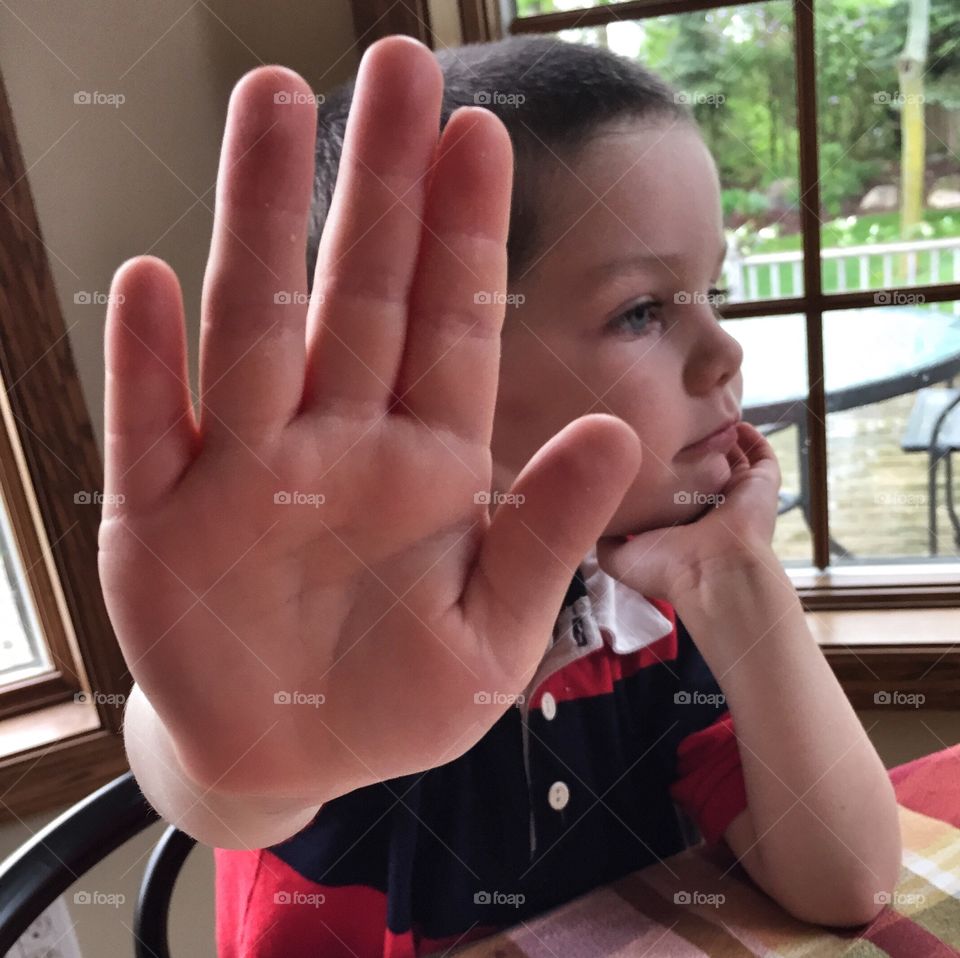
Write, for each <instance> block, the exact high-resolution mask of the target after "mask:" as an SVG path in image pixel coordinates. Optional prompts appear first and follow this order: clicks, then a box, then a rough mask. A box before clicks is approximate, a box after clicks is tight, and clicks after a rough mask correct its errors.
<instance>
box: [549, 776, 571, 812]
mask: <svg viewBox="0 0 960 958" xmlns="http://www.w3.org/2000/svg"><path fill="white" fill-rule="evenodd" d="M547 797H548V799H549V801H550V807H551V808H555V809H556V810H557V811H558V812H559V811H562V810H563V809H564V808H566V807H567V802H569V801H570V789H569V788H567V783H566V782H554V783H553V784H552V785H551V786H550V793H549V795H548V796H547Z"/></svg>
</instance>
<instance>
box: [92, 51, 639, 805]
mask: <svg viewBox="0 0 960 958" xmlns="http://www.w3.org/2000/svg"><path fill="white" fill-rule="evenodd" d="M441 93H442V74H441V71H440V68H439V65H438V63H437V61H436V60H435V58H434V57H433V55H432V54H431V53H430V52H429V50H427V48H426V47H424V46H423V45H422V44H420V43H418V42H417V41H414V40H411V39H408V38H404V37H396V36H395V37H388V38H386V39H384V40H381V41H378V42H377V43H375V44H373V45H372V46H371V47H370V49H368V50H367V51H366V53H365V55H364V57H363V60H362V62H361V67H360V71H359V76H358V80H357V85H356V89H355V93H354V99H353V105H352V108H351V112H350V117H349V122H348V125H347V131H346V139H345V143H344V148H343V158H342V161H341V165H340V170H339V175H338V178H337V183H336V191H335V194H334V197H333V203H332V208H331V210H330V215H329V217H328V220H327V222H326V225H325V229H324V232H323V237H322V241H321V245H320V250H319V256H318V262H317V266H316V271H315V283H314V287H313V296H312V298H311V299H310V301H309V302H307V294H306V290H307V276H306V267H305V256H306V254H305V246H306V229H307V219H308V211H309V208H310V199H311V181H312V176H313V156H314V148H315V131H316V122H317V116H316V107H315V103H314V101H313V95H312V91H311V90H310V87H309V86H308V84H307V83H306V82H305V81H304V80H303V79H302V78H301V77H300V76H299V75H297V74H296V73H293V72H292V71H290V70H287V69H285V68H283V67H279V66H267V67H261V68H258V69H256V70H253V71H251V72H250V73H248V74H246V75H245V76H244V77H243V78H242V79H241V80H240V81H239V82H238V83H237V85H236V87H235V89H234V91H233V94H232V96H231V99H230V104H229V108H228V112H227V121H226V129H225V133H224V139H223V148H222V155H221V162H220V169H219V174H218V180H217V191H216V209H215V220H214V229H213V240H212V245H211V249H210V255H209V259H208V262H207V266H206V273H205V277H204V285H203V298H202V303H201V328H200V346H199V348H200V390H199V421H198V420H197V419H196V418H195V416H194V410H193V407H192V404H191V393H190V387H189V379H188V373H187V364H186V343H185V332H184V313H183V303H182V297H181V291H180V286H179V283H178V280H177V276H176V274H175V273H174V272H173V270H172V269H171V268H170V267H169V266H167V265H166V264H165V263H164V262H163V261H161V260H159V259H156V258H153V257H150V256H139V257H135V258H133V259H132V260H129V261H128V262H126V263H124V264H123V265H122V267H121V268H120V269H118V271H117V273H116V274H115V276H114V279H113V283H112V288H111V293H112V295H111V298H110V306H109V307H108V314H107V329H106V345H105V358H106V365H107V391H106V410H105V412H106V489H105V493H106V495H105V507H104V512H103V520H102V525H101V528H100V537H99V544H100V554H99V570H100V576H101V581H102V584H103V588H104V594H105V598H106V602H107V606H108V609H109V612H110V617H111V621H112V623H113V625H114V627H115V629H116V632H117V636H118V639H119V642H120V644H121V647H122V650H123V654H124V657H125V660H126V662H127V665H128V667H129V669H130V672H131V673H132V675H133V677H134V679H135V680H136V682H137V683H138V684H139V685H140V687H141V689H142V690H143V692H144V693H145V694H146V696H147V697H148V698H149V699H150V701H151V703H152V704H153V706H154V708H155V709H156V711H157V713H158V715H159V716H160V717H161V719H162V721H163V722H164V724H165V726H166V727H167V728H168V729H169V731H170V733H171V736H172V740H173V741H174V742H175V743H176V747H177V753H178V755H179V756H180V757H181V759H182V760H183V763H184V767H185V768H186V769H187V770H188V771H189V772H190V773H191V774H192V775H193V776H194V777H195V778H196V780H197V781H198V782H200V783H204V784H206V785H207V786H208V787H211V788H213V787H216V788H217V789H220V790H223V791H225V792H234V793H242V794H250V795H254V794H256V795H264V796H271V795H275V796H281V795H284V796H298V797H304V798H305V799H307V800H316V801H318V802H319V801H323V800H327V799H328V798H331V797H335V796H336V795H337V794H342V793H345V792H347V791H351V790H353V789H354V788H356V787H359V786H362V785H365V784H369V783H372V782H376V781H380V780H385V779H389V778H392V777H395V776H398V775H402V774H407V773H412V772H417V771H421V770H424V769H427V768H430V767H434V766H435V765H438V764H442V763H444V762H447V761H451V760H453V759H454V758H456V757H458V756H459V755H460V754H462V753H464V752H465V751H467V750H468V749H469V748H470V747H471V746H472V745H473V744H474V743H476V742H477V741H478V740H479V739H480V738H481V737H482V736H483V735H484V733H485V732H486V731H487V729H489V727H490V726H491V725H493V724H494V722H495V721H496V720H497V719H498V718H499V717H500V716H501V715H502V714H503V712H504V711H505V709H506V707H507V703H508V702H509V701H510V698H509V697H510V696H512V695H515V694H516V693H518V692H519V691H521V690H522V689H523V688H524V687H525V686H526V685H527V684H528V683H529V681H530V679H531V678H532V676H533V673H534V671H535V669H536V667H537V665H538V663H539V661H540V659H541V657H542V656H543V654H544V652H545V651H546V648H547V646H548V643H549V640H550V635H551V630H552V626H553V623H554V621H555V618H556V615H557V612H558V610H559V608H560V604H561V602H562V600H563V596H564V593H565V590H566V588H567V586H568V584H569V582H570V579H571V576H572V575H573V572H574V570H575V568H576V566H577V565H578V563H579V562H580V561H581V559H582V558H583V556H584V555H585V554H586V553H587V552H588V551H589V549H590V548H591V547H592V546H593V544H594V543H595V542H596V540H597V538H598V537H599V536H600V535H601V533H602V531H603V529H604V527H605V525H606V523H607V522H608V521H609V519H610V517H611V516H612V515H613V514H614V512H615V511H616V509H617V507H618V505H619V503H620V501H621V498H622V496H623V494H624V492H625V491H626V489H627V488H628V486H629V485H630V483H631V481H632V480H633V479H634V477H635V475H636V473H637V469H638V468H639V464H640V457H641V451H640V443H639V440H638V439H637V437H636V435H635V433H634V432H633V431H632V430H631V429H630V427H629V426H627V425H626V424H625V423H623V422H622V421H621V420H619V419H616V418H614V417H611V416H606V415H591V416H585V417H583V418H581V419H578V420H576V421H575V422H573V423H571V424H569V425H568V426H567V427H566V428H565V429H563V430H562V431H561V432H560V433H558V434H557V435H556V436H554V437H553V438H552V439H551V440H550V441H549V442H547V443H546V444H545V445H544V446H543V448H542V449H540V451H539V452H538V453H537V454H536V455H535V456H534V457H533V459H531V461H530V462H529V463H528V465H527V466H526V468H525V469H524V471H523V472H522V473H521V474H520V476H519V477H518V478H517V480H516V483H515V484H514V486H513V487H512V489H511V492H512V493H513V494H514V497H515V501H516V502H517V503H520V504H519V505H514V504H510V505H503V506H501V507H499V508H498V509H497V510H496V512H495V514H494V515H493V517H492V518H491V517H490V515H489V513H488V506H487V504H486V499H485V497H488V496H489V491H490V487H491V453H490V440H491V431H492V423H493V415H494V406H495V401H496V393H497V379H498V368H499V355H500V328H501V324H502V322H503V317H504V310H505V306H504V305H503V300H504V297H503V296H491V295H490V294H492V293H503V292H504V291H505V285H506V277H507V257H506V239H507V229H508V223H509V210H510V193H511V185H512V152H511V144H510V140H509V136H508V134H507V131H506V129H505V128H504V126H503V125H502V123H500V121H499V120H498V119H497V118H496V117H495V116H494V115H493V114H492V113H490V112H489V111H486V110H483V109H481V108H477V107H470V108H464V109H461V110H458V111H457V112H456V114H455V115H454V116H453V117H452V118H451V119H450V121H449V123H448V125H447V126H446V128H445V130H444V132H443V135H442V136H441V137H439V139H438V135H437V132H438V130H439V116H440V103H441ZM545 401H549V397H545Z"/></svg>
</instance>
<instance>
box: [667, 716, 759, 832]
mask: <svg viewBox="0 0 960 958" xmlns="http://www.w3.org/2000/svg"><path fill="white" fill-rule="evenodd" d="M670 795H671V796H672V798H673V800H674V801H675V802H677V804H678V805H680V807H681V808H682V809H683V810H684V811H685V812H686V813H687V814H688V815H689V816H690V817H691V818H692V819H693V820H694V821H695V822H696V824H697V828H699V829H700V833H701V834H702V835H703V837H704V839H705V840H706V841H707V842H708V843H713V842H718V841H719V840H720V839H721V838H722V837H723V833H724V832H725V831H726V830H727V827H728V826H729V825H730V823H731V822H732V821H733V820H734V819H735V818H736V817H737V815H739V814H740V812H742V811H743V810H744V809H745V808H746V807H747V792H746V785H745V783H744V780H743V767H742V766H741V764H740V751H739V749H738V748H737V736H736V730H735V728H734V725H733V716H732V715H731V714H730V713H729V712H726V713H724V715H723V716H721V717H720V718H719V719H717V721H716V722H714V723H713V724H712V725H708V726H707V727H706V728H703V729H700V730H699V731H697V732H693V733H692V734H690V735H688V736H687V737H686V738H685V739H683V741H682V742H681V743H680V745H679V746H678V748H677V778H676V781H674V783H673V784H672V785H671V786H670Z"/></svg>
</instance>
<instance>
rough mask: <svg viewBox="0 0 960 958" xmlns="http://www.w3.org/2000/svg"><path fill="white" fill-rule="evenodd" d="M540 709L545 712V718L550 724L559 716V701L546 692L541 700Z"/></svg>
mask: <svg viewBox="0 0 960 958" xmlns="http://www.w3.org/2000/svg"><path fill="white" fill-rule="evenodd" d="M540 708H541V709H542V710H543V717H544V718H545V719H546V720H547V721H548V722H550V721H552V720H553V717H554V716H555V715H556V714H557V700H556V699H555V698H554V697H553V696H552V695H551V694H550V693H549V692H544V693H543V697H542V698H541V699H540Z"/></svg>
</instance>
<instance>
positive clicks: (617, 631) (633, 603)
mask: <svg viewBox="0 0 960 958" xmlns="http://www.w3.org/2000/svg"><path fill="white" fill-rule="evenodd" d="M580 568H581V570H582V571H583V577H584V581H585V582H586V586H587V593H588V595H589V598H590V605H591V611H592V613H593V616H594V618H595V619H596V621H597V625H598V626H599V627H600V632H601V635H603V638H604V640H605V641H606V642H607V644H608V645H609V646H610V648H611V649H613V651H614V652H616V653H618V654H619V655H626V654H627V653H629V652H636V651H637V650H638V649H641V648H643V647H644V646H646V645H650V644H651V643H653V642H656V641H657V639H662V638H663V637H664V636H665V635H669V634H670V632H672V631H673V624H672V623H671V622H670V620H669V619H668V618H667V617H666V616H665V615H664V614H663V613H662V612H661V611H660V610H659V609H658V608H657V607H656V606H655V605H654V604H653V603H652V602H651V601H650V600H649V599H648V598H647V597H646V596H644V595H641V594H640V593H639V592H637V591H636V589H631V588H630V586H628V585H624V584H623V583H622V582H619V581H618V580H617V579H614V578H613V577H612V576H609V575H607V573H606V572H604V571H603V570H602V569H601V568H600V566H599V565H598V563H597V548H596V546H594V547H593V548H592V549H591V550H590V551H589V552H588V553H587V555H586V557H585V558H584V560H583V562H582V563H581V564H580Z"/></svg>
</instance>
